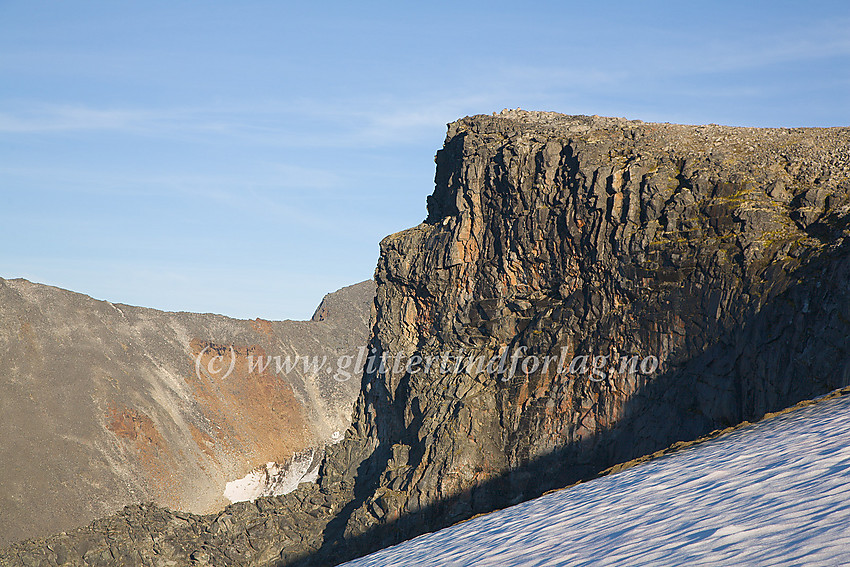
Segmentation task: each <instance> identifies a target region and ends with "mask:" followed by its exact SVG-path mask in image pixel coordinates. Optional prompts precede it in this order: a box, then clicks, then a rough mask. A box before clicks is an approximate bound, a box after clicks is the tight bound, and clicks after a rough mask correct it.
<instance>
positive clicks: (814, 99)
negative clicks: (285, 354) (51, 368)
mask: <svg viewBox="0 0 850 567" xmlns="http://www.w3.org/2000/svg"><path fill="white" fill-rule="evenodd" d="M849 92H850V4H848V3H845V2H813V3H808V4H802V3H799V2H752V3H749V4H747V5H745V6H741V5H739V4H738V3H736V2H712V3H696V2H607V3H591V2H580V3H573V2H539V3H535V4H529V3H524V4H523V3H519V2H515V1H514V2H499V1H490V2H463V3H460V2H455V3H449V2H429V3H416V4H413V3H404V2H395V3H391V2H361V3H347V2H346V3H343V2H339V3H337V2H326V3H313V4H308V3H298V4H295V3H288V2H250V1H249V2H240V3H236V2H215V1H210V2H203V3H201V2H180V1H171V2H114V1H111V2H98V1H87V2H58V1H55V2H42V1H39V0H27V1H8V0H0V239H2V247H0V277H5V278H14V277H25V278H27V279H30V280H33V281H37V282H42V283H48V284H52V285H57V286H60V287H64V288H68V289H72V290H74V291H79V292H82V293H86V294H89V295H92V296H94V297H96V298H99V299H107V300H110V301H113V302H122V303H130V304H135V305H143V306H147V307H155V308H159V309H167V310H184V311H201V312H215V313H223V314H226V315H231V316H236V317H242V318H254V317H262V318H266V319H284V318H306V317H309V316H310V315H311V314H312V312H313V310H314V309H315V307H316V305H317V304H318V302H319V301H320V300H321V298H322V296H323V295H324V294H325V293H327V292H329V291H332V290H334V289H337V288H339V287H341V286H343V285H348V284H351V283H354V282H357V281H361V280H363V279H367V278H369V277H371V275H372V273H373V271H374V267H375V263H376V260H377V255H378V242H379V241H380V239H381V238H382V237H383V236H385V235H387V234H391V233H393V232H396V231H399V230H402V229H404V228H407V227H409V226H413V225H415V224H417V223H419V222H421V221H422V220H423V219H424V217H425V197H426V196H427V195H428V194H430V192H431V191H432V190H433V178H434V162H433V156H434V153H435V152H436V150H437V149H439V147H440V146H441V144H442V141H443V139H444V137H445V125H446V123H447V122H451V121H453V120H455V119H457V118H459V117H462V116H465V115H469V114H480V113H491V112H493V111H499V110H501V109H503V108H516V107H521V108H525V109H535V110H554V111H558V112H565V113H569V114H600V115H613V116H625V117H628V118H632V119H641V120H646V121H661V122H683V123H719V124H730V125H745V126H835V125H848V124H850V95H848V93H849Z"/></svg>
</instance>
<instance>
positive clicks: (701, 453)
mask: <svg viewBox="0 0 850 567" xmlns="http://www.w3.org/2000/svg"><path fill="white" fill-rule="evenodd" d="M803 564H806V565H850V396H846V395H845V396H842V397H839V398H833V399H830V400H825V401H821V402H819V403H817V404H814V405H810V406H807V407H803V408H799V409H795V410H793V411H791V412H789V413H786V414H782V415H778V416H775V417H771V418H768V419H765V420H763V421H761V422H759V423H758V424H755V425H752V426H747V427H744V428H741V429H738V430H735V431H733V432H731V433H729V434H727V435H724V436H722V437H718V438H716V439H713V440H711V441H707V442H705V443H701V444H698V445H695V446H693V447H691V448H689V449H685V450H683V451H681V452H678V453H675V454H671V455H668V456H665V457H662V458H660V459H657V460H654V461H650V462H647V463H644V464H641V465H638V466H635V467H633V468H631V469H627V470H625V471H623V472H620V473H618V474H615V475H611V476H606V477H602V478H598V479H596V480H593V481H590V482H587V483H585V484H580V485H577V486H574V487H572V488H569V489H566V490H562V491H559V492H555V493H551V494H548V495H546V496H542V497H540V498H538V499H536V500H531V501H528V502H525V503H522V504H519V505H517V506H514V507H511V508H508V509H505V510H500V511H498V512H494V513H492V514H488V515H486V516H481V517H478V518H475V519H472V520H469V521H466V522H463V523H460V524H457V525H454V526H451V527H449V528H446V529H444V530H441V531H439V532H435V533H431V534H425V535H422V536H420V537H418V538H416V539H413V540H410V541H408V542H405V543H402V544H399V545H397V546H394V547H391V548H387V549H385V550H382V551H379V552H377V553H374V554H372V555H370V556H367V557H364V558H361V559H358V560H355V561H353V562H350V563H346V565H348V566H355V565H356V566H378V565H380V566H410V565H477V566H478V565H494V566H495V565H498V566H509V565H541V566H542V565H546V566H554V565H570V566H574V565H618V566H619V565H653V566H656V565H718V566H719V565H722V566H728V565H760V566H761V565H803Z"/></svg>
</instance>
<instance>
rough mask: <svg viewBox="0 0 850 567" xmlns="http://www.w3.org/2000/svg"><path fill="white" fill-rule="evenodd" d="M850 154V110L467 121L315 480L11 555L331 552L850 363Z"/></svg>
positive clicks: (407, 236)
mask: <svg viewBox="0 0 850 567" xmlns="http://www.w3.org/2000/svg"><path fill="white" fill-rule="evenodd" d="M848 156H850V129H848V128H827V129H816V128H794V129H755V128H733V127H725V126H717V125H708V126H682V125H673V124H648V123H642V122H639V121H628V120H624V119H616V118H600V117H587V116H566V115H560V114H556V113H543V112H524V111H504V112H502V113H501V114H499V115H494V116H474V117H467V118H464V119H461V120H459V121H457V122H454V123H452V124H450V125H449V129H448V136H447V138H446V141H445V144H444V146H443V149H441V150H440V151H439V152H438V153H437V156H436V163H437V172H436V178H435V184H436V186H435V190H434V193H433V195H432V196H431V197H429V199H428V216H427V218H426V220H425V221H424V222H423V223H422V224H420V225H419V226H417V227H414V228H411V229H409V230H406V231H403V232H401V233H398V234H394V235H391V236H389V237H387V238H385V239H384V240H383V241H382V243H381V256H380V259H379V263H378V267H377V270H376V277H375V279H376V281H377V284H378V289H377V296H376V299H375V309H376V311H375V315H374V316H375V320H374V324H373V325H372V335H371V338H370V343H369V344H370V349H372V350H371V352H372V353H373V354H374V355H375V356H376V357H377V359H381V358H383V359H384V361H385V364H383V365H381V364H373V365H372V366H369V365H368V364H367V367H366V369H365V371H364V374H363V380H362V388H361V392H360V395H359V398H358V400H357V403H356V405H355V410H354V416H353V421H352V425H351V427H350V428H349V429H348V431H347V432H346V436H345V439H344V440H343V441H342V442H341V443H338V444H336V445H334V446H332V447H331V448H330V449H329V450H328V453H327V455H326V457H325V460H324V462H323V464H322V468H321V471H320V475H319V480H318V484H316V485H310V486H303V487H301V488H299V489H298V490H297V491H295V492H294V493H292V494H290V495H288V496H284V497H278V498H265V499H260V500H257V501H256V502H255V503H253V504H247V503H243V504H237V505H234V506H231V507H229V508H228V509H226V510H225V511H224V512H222V513H221V514H217V515H211V516H193V515H187V514H178V513H172V512H169V511H167V510H162V509H159V508H155V507H150V506H147V507H133V508H128V509H125V511H124V512H122V513H121V514H120V515H118V516H115V517H112V518H107V519H104V520H100V521H98V522H96V523H95V524H93V525H92V526H90V527H89V528H85V529H83V530H80V531H77V532H74V533H69V534H67V535H60V536H54V537H52V538H50V539H48V540H44V541H32V542H28V543H22V544H20V545H17V546H14V547H12V548H9V549H7V550H5V551H3V552H2V554H0V557H2V558H3V560H4V561H6V562H7V563H9V564H22V563H23V562H24V561H25V559H26V560H28V561H29V560H33V561H35V560H38V561H42V562H44V564H49V565H54V564H61V561H60V559H61V560H65V561H68V562H69V563H71V564H83V563H82V562H83V561H84V560H85V561H87V562H88V563H89V564H97V563H98V562H102V563H103V564H110V563H112V562H122V563H124V564H166V563H167V562H168V561H175V562H177V564H192V563H193V562H195V563H206V564H215V565H226V564H232V563H241V564H251V565H259V564H278V565H289V564H303V565H309V564H314V565H328V564H335V563H338V562H342V561H344V560H346V559H349V558H352V557H355V556H358V555H362V554H365V553H368V552H370V551H373V550H375V549H378V548H380V547H383V546H386V545H390V544H392V543H395V542H397V541H400V540H402V539H406V538H409V537H412V536H415V535H417V534H420V533H423V532H425V531H431V530H434V529H437V528H440V527H443V526H445V525H448V524H451V523H454V522H457V521H459V520H462V519H464V518H468V517H471V516H472V515H474V514H477V513H481V512H486V511H489V510H493V509H496V508H499V507H504V506H506V505H509V504H512V503H516V502H519V501H521V500H525V499H529V498H532V497H535V496H538V495H539V494H541V493H542V492H544V491H546V490H548V489H552V488H556V487H559V486H564V485H566V484H569V483H570V482H574V481H576V480H579V479H581V478H586V477H588V476H592V475H593V474H596V473H597V472H599V471H601V470H603V469H605V468H606V467H609V466H611V465H614V464H616V463H620V462H624V461H628V460H629V459H632V458H635V457H638V456H640V455H645V454H648V453H652V452H654V451H657V450H659V449H663V448H664V447H666V446H668V445H670V444H672V443H674V442H677V441H687V440H692V439H695V438H697V437H699V436H700V435H703V434H706V433H708V432H710V431H712V430H714V429H718V428H722V427H727V426H730V425H734V424H737V423H740V422H741V421H744V420H749V421H752V420H756V419H759V418H760V417H761V416H762V415H764V414H765V413H766V412H769V411H774V410H778V409H781V408H784V407H787V406H789V405H792V404H794V403H796V402H798V401H800V400H803V399H807V398H811V397H815V396H817V395H820V394H823V393H826V392H828V391H830V390H833V389H835V388H839V387H842V386H846V385H847V384H848V382H850V358H848V346H850V345H849V344H848V337H850V333H848V331H850V328H848V326H850V297H848V294H850V291H848V290H850V285H848V283H850V281H848V280H849V279H850V256H849V255H848V251H850V250H849V249H848V242H850V241H848V235H850V232H848V218H850V217H848V214H850V177H848V176H850V158H848ZM429 360H430V363H429V362H428V361H429ZM458 360H460V361H461V363H460V364H458ZM546 360H548V365H544V362H545V361H546ZM397 361H402V362H399V363H398V364H396V362H397ZM477 361H482V363H480V364H479V363H478V362H477ZM535 362H536V363H537V364H535ZM57 550H62V551H61V553H60V551H57Z"/></svg>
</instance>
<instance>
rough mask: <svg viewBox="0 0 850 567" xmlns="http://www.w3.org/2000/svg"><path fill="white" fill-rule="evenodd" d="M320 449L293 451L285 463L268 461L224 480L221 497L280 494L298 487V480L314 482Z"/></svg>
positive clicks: (249, 498)
mask: <svg viewBox="0 0 850 567" xmlns="http://www.w3.org/2000/svg"><path fill="white" fill-rule="evenodd" d="M323 453H324V452H323V451H322V450H321V449H313V448H310V449H307V450H305V451H301V452H299V453H296V454H295V455H293V457H292V459H290V460H289V461H288V462H286V463H283V464H281V463H276V462H269V463H266V464H265V465H261V466H259V467H257V468H255V469H254V470H252V471H251V472H249V473H248V474H247V475H246V476H244V477H242V478H240V479H237V480H233V481H230V482H228V483H227V484H226V485H225V487H224V497H225V498H227V499H228V500H230V502H231V503H233V502H244V501H252V502H253V501H254V500H256V499H257V498H260V497H262V496H280V495H282V494H288V493H290V492H292V491H293V490H295V489H296V488H298V485H299V484H301V483H302V482H316V480H317V479H318V478H319V464H320V463H321V461H322V455H323Z"/></svg>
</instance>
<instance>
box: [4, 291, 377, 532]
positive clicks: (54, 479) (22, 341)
mask: <svg viewBox="0 0 850 567" xmlns="http://www.w3.org/2000/svg"><path fill="white" fill-rule="evenodd" d="M374 293H375V284H374V282H371V281H369V282H363V283H362V284H357V285H354V286H350V287H347V288H344V289H342V290H339V291H338V292H335V293H333V294H329V295H328V296H326V298H325V300H324V301H323V302H322V305H323V306H325V309H326V311H327V312H328V314H327V317H325V319H324V320H323V321H321V322H318V321H264V320H261V319H257V320H254V321H241V320H236V319H231V318H228V317H223V316H220V315H213V314H196V313H168V312H162V311H157V310H155V309H145V308H140V307H132V306H129V305H120V304H112V303H109V302H106V301H97V300H94V299H92V298H90V297H87V296H85V295H82V294H78V293H73V292H70V291H66V290H62V289H58V288H54V287H50V286H45V285H39V284H34V283H31V282H28V281H26V280H3V279H0V362H2V369H0V375H2V382H0V544H8V543H11V542H12V541H14V540H16V539H22V538H24V537H33V536H37V535H46V534H49V533H53V532H58V531H60V530H68V529H71V528H75V527H78V526H81V525H85V524H87V523H89V522H91V521H92V520H94V519H95V518H97V517H101V516H105V515H107V514H112V513H115V512H116V511H118V510H120V509H121V508H122V507H124V506H125V505H127V504H131V503H139V502H149V501H153V502H156V503H157V504H159V505H161V506H167V507H169V508H175V509H181V510H184V511H191V512H195V513H209V512H213V511H217V510H221V509H223V508H224V506H225V505H227V504H230V500H228V499H227V498H226V497H225V495H224V491H225V487H226V483H227V482H228V481H236V480H237V479H241V478H243V477H245V476H246V475H247V474H248V473H249V472H250V471H251V470H252V469H254V468H255V467H258V466H264V465H265V464H266V463H267V462H270V461H271V462H278V463H281V465H283V466H284V467H285V466H286V465H287V464H289V463H290V462H291V461H292V459H293V457H294V456H297V455H298V453H299V451H305V450H307V451H311V449H312V448H320V447H321V446H322V445H324V444H325V443H327V442H329V441H331V440H333V435H334V432H337V436H340V437H341V435H342V433H343V432H344V431H345V429H346V428H347V427H348V424H349V423H350V421H349V420H350V416H351V405H352V403H353V402H354V400H355V398H356V397H357V395H358V392H359V389H360V380H359V376H358V377H356V378H353V379H351V380H348V381H338V380H334V379H332V376H330V375H324V374H321V373H319V374H316V373H312V372H307V371H305V368H304V365H303V364H301V362H300V361H299V364H297V365H295V367H294V368H293V369H292V371H291V372H288V373H287V372H284V373H277V368H276V364H275V363H272V364H271V365H269V366H268V367H266V368H265V369H264V370H263V371H258V370H257V369H254V370H253V371H250V369H249V368H248V362H249V357H251V356H253V357H254V359H255V360H257V359H258V357H259V356H267V357H268V356H272V357H273V356H278V355H282V356H284V357H285V356H286V355H292V354H293V353H295V354H301V355H311V356H324V355H327V356H328V357H329V359H331V360H333V359H334V358H335V357H336V356H337V355H350V354H351V353H352V352H355V351H356V350H357V349H358V348H360V347H362V345H363V344H365V342H366V340H367V336H368V328H369V327H368V324H369V317H370V313H371V309H372V304H373V303H374ZM216 356H221V357H222V358H221V359H219V360H214V358H215V357H216ZM230 361H233V362H234V365H233V367H232V369H231V371H230V372H227V369H228V368H229V364H228V363H229V362H230ZM216 370H218V372H216ZM225 374H226V375H225ZM296 468H298V467H296ZM302 468H303V467H302ZM299 470H300V469H299ZM278 488H279V487H278ZM279 491H280V492H282V491H283V489H279ZM234 499H236V498H234Z"/></svg>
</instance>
